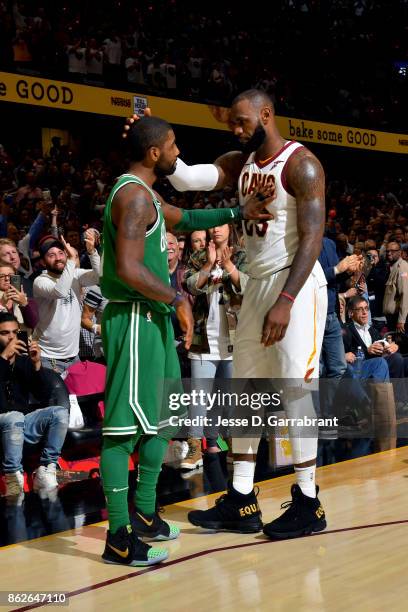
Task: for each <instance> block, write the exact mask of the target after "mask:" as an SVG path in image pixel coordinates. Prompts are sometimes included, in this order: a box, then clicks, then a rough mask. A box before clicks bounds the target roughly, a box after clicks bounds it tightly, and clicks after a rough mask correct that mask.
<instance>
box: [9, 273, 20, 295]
mask: <svg viewBox="0 0 408 612" xmlns="http://www.w3.org/2000/svg"><path fill="white" fill-rule="evenodd" d="M10 285H11V286H12V287H14V288H15V289H17V291H21V276H20V275H19V274H13V275H12V276H10Z"/></svg>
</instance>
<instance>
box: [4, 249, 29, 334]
mask: <svg viewBox="0 0 408 612" xmlns="http://www.w3.org/2000/svg"><path fill="white" fill-rule="evenodd" d="M1 311H2V312H9V313H12V314H13V315H14V316H15V317H16V319H17V321H18V323H19V325H20V327H23V328H25V329H30V330H31V329H34V327H35V326H36V325H37V322H38V307H37V304H36V302H35V300H34V299H33V298H29V297H27V296H26V294H25V293H24V291H23V290H22V288H21V276H20V275H18V274H15V272H14V269H13V267H12V266H11V265H10V264H7V263H5V262H2V261H1V260H0V312H1Z"/></svg>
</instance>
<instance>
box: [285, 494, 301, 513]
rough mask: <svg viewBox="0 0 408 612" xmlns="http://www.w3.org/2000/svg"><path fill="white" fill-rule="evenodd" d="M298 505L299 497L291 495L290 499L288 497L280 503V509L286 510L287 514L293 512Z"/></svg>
mask: <svg viewBox="0 0 408 612" xmlns="http://www.w3.org/2000/svg"><path fill="white" fill-rule="evenodd" d="M298 505H299V498H298V497H292V499H289V500H288V501H285V502H283V504H281V509H282V510H286V512H287V513H288V514H293V513H294V512H295V511H296V509H297V506H298Z"/></svg>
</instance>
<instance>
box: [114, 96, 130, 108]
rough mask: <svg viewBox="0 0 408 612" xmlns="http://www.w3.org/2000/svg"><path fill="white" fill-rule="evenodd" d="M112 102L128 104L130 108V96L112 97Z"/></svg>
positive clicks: (119, 104) (117, 104) (121, 104)
mask: <svg viewBox="0 0 408 612" xmlns="http://www.w3.org/2000/svg"><path fill="white" fill-rule="evenodd" d="M111 104H112V105H113V106H126V107H127V108H130V100H129V98H119V97H116V98H113V97H111Z"/></svg>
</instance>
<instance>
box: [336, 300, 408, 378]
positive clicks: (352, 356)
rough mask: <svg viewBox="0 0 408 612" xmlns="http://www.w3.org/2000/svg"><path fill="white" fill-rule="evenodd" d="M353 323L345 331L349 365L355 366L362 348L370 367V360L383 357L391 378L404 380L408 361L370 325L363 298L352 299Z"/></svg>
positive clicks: (396, 347) (349, 309)
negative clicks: (358, 351) (358, 350)
mask: <svg viewBox="0 0 408 612" xmlns="http://www.w3.org/2000/svg"><path fill="white" fill-rule="evenodd" d="M347 309H348V313H349V317H350V319H351V322H350V323H348V324H347V325H346V327H345V329H344V332H345V333H344V336H343V342H344V349H345V351H346V361H347V363H350V364H354V362H355V360H356V354H357V349H358V347H359V346H360V347H361V349H362V350H363V352H364V356H365V358H366V360H367V364H366V365H367V366H368V367H369V366H370V359H373V358H375V357H383V358H384V359H385V360H386V361H387V364H388V369H389V372H390V377H391V378H404V377H405V376H407V373H408V363H407V362H408V359H407V358H404V357H403V356H402V355H401V353H400V352H399V348H398V345H397V344H396V343H395V342H391V343H387V344H386V343H384V342H383V341H382V338H381V334H380V332H379V331H378V330H377V329H376V328H375V327H373V326H369V324H368V314H369V305H368V302H367V300H366V299H365V298H364V297H361V296H355V297H353V298H351V300H350V302H349V304H348V307H347Z"/></svg>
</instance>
